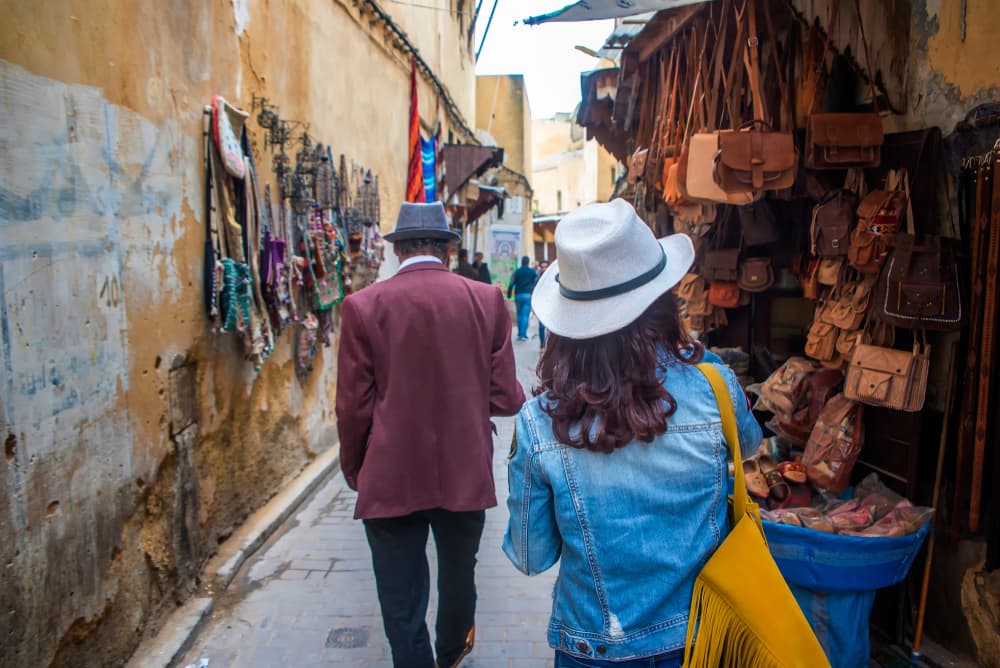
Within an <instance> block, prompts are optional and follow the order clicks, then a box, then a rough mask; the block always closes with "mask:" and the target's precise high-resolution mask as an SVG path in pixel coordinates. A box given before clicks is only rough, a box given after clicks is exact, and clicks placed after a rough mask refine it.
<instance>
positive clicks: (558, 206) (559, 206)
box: [556, 190, 563, 211]
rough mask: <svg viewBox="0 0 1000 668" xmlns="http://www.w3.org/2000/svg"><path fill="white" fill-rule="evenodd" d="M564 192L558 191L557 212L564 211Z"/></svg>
mask: <svg viewBox="0 0 1000 668" xmlns="http://www.w3.org/2000/svg"><path fill="white" fill-rule="evenodd" d="M562 210H563V208H562V191H561V190H557V191H556V211H562Z"/></svg>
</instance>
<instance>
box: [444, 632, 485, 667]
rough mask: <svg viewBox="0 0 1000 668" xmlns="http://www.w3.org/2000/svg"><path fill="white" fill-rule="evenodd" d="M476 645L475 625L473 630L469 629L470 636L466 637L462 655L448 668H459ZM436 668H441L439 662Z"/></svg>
mask: <svg viewBox="0 0 1000 668" xmlns="http://www.w3.org/2000/svg"><path fill="white" fill-rule="evenodd" d="M475 644H476V625H475V624H473V625H472V628H471V629H469V635H467V636H466V637H465V649H463V650H462V653H461V654H459V655H458V658H457V659H455V663H453V664H451V665H450V666H448V667H447V668H458V664H460V663H462V659H464V658H465V657H467V656H469V653H470V652H472V647H473V646H474V645H475ZM434 668H441V667H440V665H439V664H438V662H437V661H435V662H434Z"/></svg>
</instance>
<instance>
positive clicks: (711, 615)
mask: <svg viewBox="0 0 1000 668" xmlns="http://www.w3.org/2000/svg"><path fill="white" fill-rule="evenodd" d="M698 369H699V370H700V371H701V372H702V373H703V374H705V377H706V378H708V382H709V384H710V385H711V387H712V392H713V393H714V394H715V401H716V403H717V404H718V407H719V414H720V416H721V418H722V433H723V436H724V437H725V439H726V443H727V445H728V446H729V453H730V457H731V458H732V461H733V464H734V466H733V470H734V477H735V481H734V485H733V494H732V496H731V497H730V504H729V510H730V526H731V530H730V532H729V535H728V536H726V538H725V540H723V541H722V544H721V545H719V547H718V549H716V550H715V552H714V553H713V554H712V556H711V557H710V558H709V559H708V562H707V563H706V564H705V566H704V567H703V568H702V569H701V572H700V573H699V574H698V577H697V578H696V579H695V583H694V590H693V592H692V596H691V609H690V612H689V615H688V627H687V637H686V639H685V642H684V665H685V666H687V667H689V668H717V667H719V666H725V667H726V668H729V667H735V666H754V665H780V666H809V667H810V668H824V667H826V668H828V667H829V666H830V662H829V660H827V658H826V654H825V653H824V652H823V647H822V646H821V645H820V644H819V641H818V640H817V639H816V634H815V633H814V632H813V630H812V627H810V626H809V622H808V620H806V618H805V615H804V614H803V613H802V609H801V608H800V607H799V605H798V604H797V603H796V602H795V597H794V596H793V595H792V592H791V590H790V589H789V588H788V584H787V583H786V582H785V579H784V578H783V577H782V575H781V571H779V570H778V565H777V564H776V563H775V561H774V557H773V556H771V551H770V550H769V549H768V547H767V542H766V540H765V539H764V529H763V526H762V525H761V521H760V509H759V508H758V506H757V504H756V503H754V502H753V501H751V500H750V496H749V494H747V489H746V481H745V480H744V478H743V475H744V474H743V467H742V466H740V465H739V464H740V460H741V459H742V458H741V456H740V444H739V443H740V441H739V432H738V431H737V428H736V414H735V411H734V410H733V398H732V396H730V394H729V389H728V387H727V385H726V381H725V380H724V379H723V378H722V375H721V374H720V373H719V371H718V370H717V369H716V368H715V367H714V366H712V365H711V364H699V365H698ZM696 630H697V640H695V631H696Z"/></svg>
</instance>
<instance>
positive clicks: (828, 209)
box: [810, 188, 858, 257]
mask: <svg viewBox="0 0 1000 668" xmlns="http://www.w3.org/2000/svg"><path fill="white" fill-rule="evenodd" d="M857 208H858V196H857V195H855V194H854V193H853V192H851V191H850V190H847V189H844V188H840V189H838V190H834V191H831V192H830V193H828V194H827V195H826V197H824V198H823V199H822V200H820V202H818V203H817V204H816V206H815V207H813V214H812V223H811V225H810V238H811V239H812V254H813V255H820V256H824V257H840V256H843V255H847V251H848V248H849V247H850V245H851V230H852V229H853V228H854V226H855V222H856V221H857V215H856V213H855V212H856V211H857Z"/></svg>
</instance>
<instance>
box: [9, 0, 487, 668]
mask: <svg viewBox="0 0 1000 668" xmlns="http://www.w3.org/2000/svg"><path fill="white" fill-rule="evenodd" d="M459 4H460V5H461V4H467V3H459ZM362 6H364V5H363V4H362ZM386 11H387V13H389V14H391V15H393V16H394V18H395V19H396V20H397V21H398V22H399V23H400V25H401V26H402V28H403V30H405V32H406V34H407V35H409V36H410V39H412V41H413V42H414V43H415V44H416V46H417V48H418V49H420V51H421V55H422V56H423V57H424V60H425V61H427V63H428V64H429V65H430V66H431V68H432V69H433V70H434V71H435V72H436V73H437V74H438V77H439V78H440V79H441V80H442V81H443V82H444V84H445V85H446V87H447V88H448V90H449V92H450V93H451V94H452V96H453V97H454V99H455V100H456V102H457V104H458V106H459V109H460V110H461V113H462V114H463V115H464V116H465V118H468V119H472V118H474V104H475V99H474V95H475V91H474V78H473V71H472V70H473V64H472V58H471V52H470V51H469V41H470V38H469V36H468V34H467V32H463V31H462V30H461V28H460V20H459V18H458V17H457V16H456V15H455V14H453V13H449V12H437V11H423V12H421V11H419V10H418V8H416V7H405V8H404V7H403V6H402V5H395V4H391V5H387V8H386ZM464 11H465V12H466V13H468V12H469V11H471V10H470V8H469V7H465V8H464ZM368 18H369V17H364V18H363V17H361V15H360V14H359V9H358V7H355V5H354V3H352V2H349V1H348V0H287V1H285V2H268V1H266V0H208V1H196V0H178V1H177V2H171V3H135V2H128V1H126V0H93V1H91V2H78V1H72V0H52V1H51V2H30V1H28V0H15V1H14V2H11V3H6V5H5V11H4V21H3V24H2V26H0V118H2V119H3V120H2V122H0V343H2V346H0V360H2V362H3V373H2V375H0V379H2V380H0V438H2V439H3V440H4V457H3V459H2V460H0V535H2V536H4V540H3V541H2V542H0V564H2V566H3V567H2V568H0V602H2V604H0V605H2V610H0V615H2V619H3V620H4V623H3V624H0V665H4V666H11V667H12V668H14V667H20V666H32V667H35V666H46V665H59V666H70V665H81V666H82V665H86V666H116V665H120V664H121V663H122V662H123V660H124V659H125V658H127V657H128V656H129V654H130V652H131V651H132V649H133V648H134V647H135V646H136V645H137V644H138V642H139V639H140V638H141V636H142V635H143V634H145V633H150V632H152V631H153V630H155V627H156V624H157V622H158V621H160V620H162V618H163V616H164V614H165V613H166V612H168V611H169V610H170V609H172V608H173V607H174V606H176V605H177V603H178V602H179V601H181V600H183V599H184V598H185V597H186V596H187V595H188V594H189V593H190V592H191V591H193V590H194V588H196V586H197V575H198V572H199V570H200V568H201V566H202V564H203V563H204V562H205V560H206V559H207V558H208V557H209V556H210V555H211V554H212V552H213V551H214V550H215V548H216V546H217V545H218V544H219V542H221V541H222V540H224V539H225V537H226V536H227V535H228V534H229V533H230V532H231V531H232V530H233V528H234V527H235V526H237V525H238V524H239V523H240V522H241V521H242V520H243V519H244V518H245V517H246V516H247V515H248V514H249V513H250V512H252V511H253V510H254V509H255V508H257V507H259V506H260V505H261V504H262V503H263V502H264V501H266V500H267V499H268V498H269V497H270V496H271V495H272V494H273V493H274V492H275V491H276V490H277V489H278V488H279V487H280V485H281V484H282V483H283V482H285V481H287V480H288V479H290V478H291V477H292V476H294V475H295V474H296V473H297V472H298V471H299V470H300V469H301V468H302V466H303V465H304V464H305V463H306V462H307V461H308V460H309V459H310V458H312V457H313V456H315V455H316V454H317V453H319V452H321V451H324V450H326V449H328V448H331V447H336V429H335V424H334V418H333V400H334V387H335V381H336V359H335V355H334V354H333V349H332V348H331V349H322V350H320V352H319V353H318V355H317V358H316V360H315V370H314V372H313V373H312V375H311V376H309V377H308V378H307V379H306V380H305V381H304V382H301V383H300V382H299V381H298V380H297V379H296V377H295V370H294V363H293V361H292V355H291V339H292V336H291V334H290V333H289V332H286V333H285V334H283V335H282V337H281V338H280V339H279V340H278V342H277V350H276V351H275V353H274V354H273V355H272V356H271V358H270V359H269V360H268V361H267V363H266V364H265V365H264V367H263V369H262V370H261V371H260V372H259V373H257V372H255V371H254V370H253V369H252V367H251V365H250V364H249V363H248V362H246V361H244V360H243V359H242V355H241V352H240V346H239V343H238V342H237V341H236V340H235V339H234V338H233V337H231V336H224V335H223V336H217V335H213V334H212V333H211V332H210V331H209V326H208V320H207V318H206V316H205V309H204V307H203V299H202V262H203V257H204V242H205V200H204V169H203V147H202V108H203V105H205V104H207V103H209V102H210V100H211V96H212V95H213V94H216V93H218V94H221V95H223V96H225V97H226V98H228V99H229V100H231V101H233V102H234V103H235V104H238V105H239V106H243V107H244V108H247V109H249V108H250V104H251V98H252V96H253V95H258V96H266V97H268V98H269V99H270V101H271V103H273V104H276V105H278V106H279V108H280V109H279V113H280V114H281V116H282V117H284V118H293V119H298V120H301V121H303V122H305V123H308V124H309V131H310V133H311V134H312V135H313V136H314V137H316V138H317V139H318V140H319V141H322V142H324V143H329V144H332V146H333V150H334V153H335V155H336V154H339V153H345V154H346V155H347V156H348V157H349V158H350V159H353V160H355V161H357V162H359V163H362V164H365V165H367V166H368V167H370V168H371V169H372V170H373V171H374V172H375V173H377V174H378V175H379V176H380V177H381V178H380V183H381V196H382V199H381V206H382V212H383V223H384V225H388V226H391V224H392V219H393V217H394V216H393V213H394V211H395V210H396V208H397V207H398V204H399V202H400V200H401V198H402V195H403V190H404V185H405V177H406V166H407V147H406V141H407V140H406V136H407V114H408V110H409V60H408V59H407V57H406V56H405V55H404V54H402V53H401V52H400V51H399V50H398V49H396V48H394V47H393V44H392V40H387V39H386V38H385V36H384V34H383V32H382V31H381V29H380V27H379V26H377V25H376V26H372V25H371V24H370V22H369V20H368ZM470 22H471V17H469V16H468V15H466V16H465V17H464V28H465V30H466V31H467V30H468V29H469V24H470ZM419 93H420V97H421V105H422V106H421V109H422V117H423V121H424V123H425V125H427V126H428V127H430V126H433V125H435V124H436V123H437V122H438V120H441V121H442V122H443V123H444V127H445V131H446V132H447V131H448V130H452V131H453V132H454V134H455V136H456V138H463V139H466V138H465V137H463V133H462V131H461V129H459V128H458V127H457V126H456V124H455V123H454V122H453V119H451V118H450V117H449V116H448V115H447V114H446V113H445V111H444V108H443V106H442V105H441V104H440V102H439V101H438V100H437V99H436V96H435V93H434V90H433V89H432V88H431V86H430V85H429V84H428V81H427V79H426V78H423V77H421V83H420V90H419ZM249 127H250V129H251V136H252V140H253V143H254V145H255V148H256V149H257V158H258V160H259V169H260V173H261V180H262V183H272V184H273V176H272V175H271V172H270V160H269V154H268V153H267V152H266V151H265V150H263V148H262V143H261V134H262V133H261V131H260V129H259V128H258V127H257V126H256V123H255V122H254V121H253V120H251V121H250V123H249Z"/></svg>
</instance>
